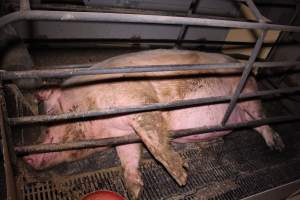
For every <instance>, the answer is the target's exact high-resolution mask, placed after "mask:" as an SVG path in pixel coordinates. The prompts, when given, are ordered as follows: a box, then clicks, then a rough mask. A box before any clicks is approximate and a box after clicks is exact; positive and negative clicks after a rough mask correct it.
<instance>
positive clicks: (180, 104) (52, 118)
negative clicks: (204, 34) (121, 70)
mask: <svg viewBox="0 0 300 200" xmlns="http://www.w3.org/2000/svg"><path fill="white" fill-rule="evenodd" d="M299 91H300V87H292V88H287V89H286V88H285V89H277V90H272V91H270V90H268V91H258V92H253V93H248V94H242V95H240V98H239V100H243V101H244V100H249V99H254V98H257V97H267V96H272V95H279V94H291V93H296V92H299ZM230 99H231V96H218V97H207V98H197V99H190V100H180V101H174V102H171V103H154V104H148V105H142V106H135V107H125V108H111V109H106V110H102V111H99V110H94V111H87V112H70V113H64V114H59V115H37V116H26V117H18V118H9V119H8V123H9V125H12V126H19V125H28V124H37V123H40V124H41V123H49V122H59V121H66V120H67V121H68V120H69V121H70V120H72V122H74V120H76V121H80V120H81V121H82V120H87V119H90V118H100V117H112V116H115V115H123V114H131V113H137V112H148V111H154V110H170V109H175V108H186V107H194V106H203V105H208V104H219V103H226V102H229V101H230Z"/></svg>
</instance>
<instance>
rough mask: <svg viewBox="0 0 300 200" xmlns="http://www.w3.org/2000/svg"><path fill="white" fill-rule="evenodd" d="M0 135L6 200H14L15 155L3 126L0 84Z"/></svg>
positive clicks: (3, 112)
mask: <svg viewBox="0 0 300 200" xmlns="http://www.w3.org/2000/svg"><path fill="white" fill-rule="evenodd" d="M0 87H1V89H0V134H1V144H2V152H3V161H4V170H5V181H6V199H8V200H16V199H17V192H16V191H17V188H16V182H15V177H14V169H15V168H14V166H15V164H16V155H15V153H14V150H13V146H12V145H13V144H12V141H11V138H10V136H11V135H9V134H8V132H7V127H6V126H7V125H5V123H6V120H5V118H6V119H7V116H6V113H5V99H4V93H3V88H2V84H1V85H0Z"/></svg>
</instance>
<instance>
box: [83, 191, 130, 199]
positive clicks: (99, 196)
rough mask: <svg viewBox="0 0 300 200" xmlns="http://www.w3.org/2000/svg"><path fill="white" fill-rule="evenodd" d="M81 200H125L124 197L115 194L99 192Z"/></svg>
mask: <svg viewBox="0 0 300 200" xmlns="http://www.w3.org/2000/svg"><path fill="white" fill-rule="evenodd" d="M81 200H125V198H124V197H122V196H121V195H119V194H118V193H116V192H113V191H108V190H101V191H96V192H92V193H89V194H87V195H85V196H84V197H83V198H82V199H81Z"/></svg>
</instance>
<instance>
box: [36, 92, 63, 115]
mask: <svg viewBox="0 0 300 200" xmlns="http://www.w3.org/2000/svg"><path fill="white" fill-rule="evenodd" d="M61 96H62V90H61V89H59V88H52V89H42V90H39V91H38V92H36V93H35V97H36V99H37V101H38V102H39V103H42V105H43V113H45V114H50V115H51V114H59V113H62V112H63V111H62V106H61V103H60V102H61V101H58V100H59V99H60V97H61Z"/></svg>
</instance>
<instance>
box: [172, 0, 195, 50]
mask: <svg viewBox="0 0 300 200" xmlns="http://www.w3.org/2000/svg"><path fill="white" fill-rule="evenodd" d="M199 1H200V0H192V2H191V5H190V7H189V10H188V13H187V16H189V15H191V14H193V13H194V12H195V11H196V9H197V6H198V4H199ZM187 30H188V25H182V27H181V29H180V32H179V34H178V37H177V41H176V47H180V46H181V42H182V40H183V39H184V38H185V35H186V32H187Z"/></svg>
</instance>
